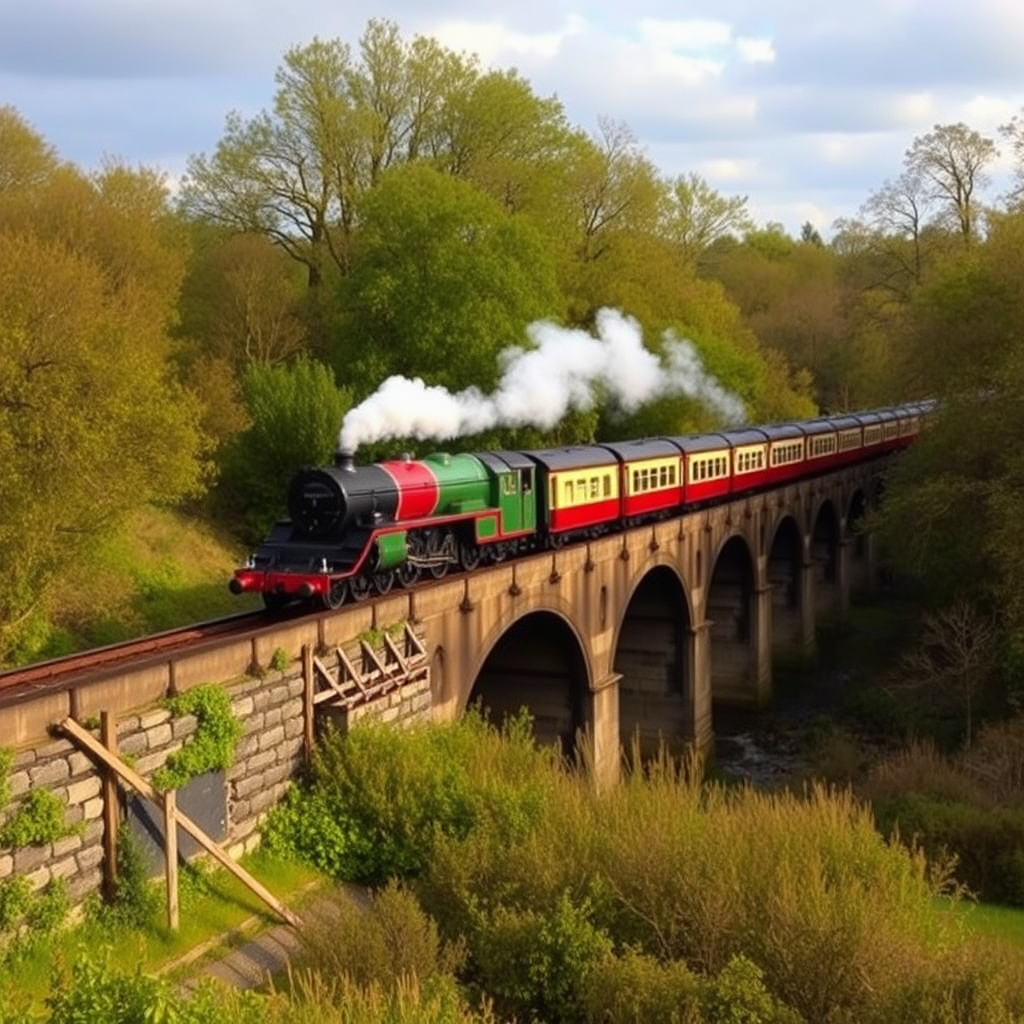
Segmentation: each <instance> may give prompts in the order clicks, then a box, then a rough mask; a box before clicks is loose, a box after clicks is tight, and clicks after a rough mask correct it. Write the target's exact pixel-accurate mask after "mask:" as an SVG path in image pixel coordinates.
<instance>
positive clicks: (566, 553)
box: [0, 460, 885, 900]
mask: <svg viewBox="0 0 1024 1024" xmlns="http://www.w3.org/2000/svg"><path fill="white" fill-rule="evenodd" d="M884 465H885V462H884V460H882V461H877V462H874V463H867V464H861V465H857V466H851V467H849V468H846V469H842V470H838V471H835V472H832V473H829V474H824V475H822V476H820V477H817V478H814V479H811V480H805V481H801V482H799V483H794V484H791V485H788V486H785V487H782V488H778V489H775V490H770V491H765V492H762V493H759V494H755V495H751V496H749V497H745V498H741V499H738V500H735V501H732V502H728V503H726V504H722V505H715V506H712V507H708V508H705V509H700V510H696V511H693V512H690V513H688V514H687V515H685V516H682V517H680V518H675V519H670V520H665V521H663V522H660V523H657V524H655V525H653V526H645V527H641V528H637V529H634V530H630V531H627V532H625V533H621V534H615V535H611V536H608V537H605V538H602V539H600V540H597V541H592V542H589V543H585V544H580V545H576V546H574V547H567V548H564V549H562V550H559V551H552V552H547V553H544V554H538V555H534V556H531V557H528V558H523V559H519V560H517V561H515V562H508V563H502V564H500V565H496V566H493V567H490V568H486V569H480V570H477V571H476V572H473V573H471V574H462V575H459V576H455V577H451V578H449V579H446V580H444V581H440V582H438V583H436V584H432V585H429V586H424V587H417V588H414V589H412V590H409V591H399V592H395V593H393V594H391V595H389V596H388V597H386V598H381V599H378V600H376V601H371V602H367V603H365V604H355V605H348V606H345V607H344V608H343V609H341V610H340V611H338V612H321V613H320V614H318V615H306V616H302V617H299V618H296V619H294V620H279V621H275V622H270V623H267V624H266V625H264V626H261V627H259V628H258V629H257V630H255V632H252V633H251V634H250V635H247V636H243V637H240V638H239V639H237V640H235V639H230V640H228V641H226V642H224V641H205V642H198V643H196V644H194V645H190V646H189V647H188V648H186V649H183V650H182V651H180V652H177V653H175V654H174V655H173V656H171V657H165V656H163V655H161V654H159V653H156V654H154V655H153V656H152V658H150V659H148V660H146V659H143V660H141V661H140V662H138V663H137V664H133V665H124V666H116V665H115V666H114V667H112V668H111V669H109V670H104V671H102V672H99V673H93V674H92V675H86V676H85V677H83V678H81V679H77V680H74V681H72V682H69V683H68V685H67V687H66V688H56V689H54V688H43V689H40V691H39V692H38V693H29V694H28V695H26V696H25V697H23V698H13V699H4V700H0V745H2V746H4V747H7V748H9V749H10V750H11V751H12V753H13V755H14V757H13V766H12V774H11V775H10V778H9V779H8V780H7V786H8V789H9V792H10V794H11V796H12V797H13V798H14V799H15V800H16V801H18V800H21V799H23V798H24V796H25V794H27V793H28V792H29V790H31V789H36V788H45V789H48V790H50V791H51V792H52V793H54V794H55V795H56V796H58V797H59V798H60V799H61V800H62V802H63V803H64V804H65V806H66V820H67V822H68V823H70V824H80V825H81V826H82V831H81V832H80V833H78V834H75V835H72V836H70V837H69V838H66V839H61V840H59V841H56V842H54V843H49V844H44V845H42V846H30V847H27V848H25V849H20V850H13V851H5V850H2V849H0V880H2V879H3V878H5V877H7V876H9V875H11V874H22V875H25V876H26V877H28V878H29V880H30V882H31V885H32V886H33V888H39V887H40V886H42V885H45V884H46V883H47V882H49V881H50V880H51V879H57V878H64V879H66V880H67V881H68V883H69V890H70V892H71V894H72V897H73V899H75V900H78V899H81V898H83V897H84V896H85V895H86V894H87V893H89V892H91V891H93V890H94V889H96V888H97V887H98V886H99V885H100V882H101V865H102V866H103V870H108V869H109V865H110V864H111V863H112V861H113V858H112V857H111V855H110V850H111V849H112V847H110V845H109V844H110V843H111V842H112V839H111V836H113V835H114V834H115V832H116V829H117V822H118V820H119V818H120V817H121V815H122V814H123V809H121V808H120V807H119V803H120V798H119V797H118V795H117V790H116V787H113V786H112V784H111V779H110V777H109V775H105V774H104V771H103V769H102V767H101V766H100V765H98V764H97V763H95V762H94V761H93V760H92V759H91V758H90V757H89V756H87V755H86V754H85V753H83V752H82V751H81V750H80V749H78V748H77V747H76V746H75V744H74V743H73V742H71V741H70V740H69V739H68V738H67V737H66V736H64V735H62V734H61V732H60V730H59V728H57V727H58V726H59V724H60V723H62V722H64V721H65V720H66V719H68V718H72V719H74V720H75V721H77V722H79V723H89V722H91V721H94V720H96V719H97V718H98V717H99V716H101V714H102V715H103V716H105V717H106V719H107V720H108V721H109V722H110V723H112V725H113V737H112V739H111V743H112V745H113V747H114V749H116V750H118V751H119V752H120V753H122V754H125V755H130V756H131V757H132V758H133V759H134V765H135V769H136V770H137V772H138V773H140V774H141V775H143V776H148V775H150V774H151V773H152V772H153V771H155V770H156V769H157V768H159V767H160V766H161V765H162V764H164V763H165V762H166V760H167V757H168V756H169V754H170V753H171V752H173V751H174V750H176V749H177V748H179V747H180V746H181V745H182V744H183V743H185V742H187V738H188V736H189V735H190V734H191V732H193V731H194V730H195V727H196V722H195V719H194V718H192V717H191V716H186V717H185V718H183V719H174V720H172V719H171V715H170V712H169V711H167V710H166V709H164V708H162V707H160V705H159V702H160V700H161V698H164V697H166V696H168V695H170V694H173V693H179V692H182V691H184V690H187V689H189V688H191V687H193V686H197V685H200V684H203V683H216V684H218V685H221V686H223V687H224V688H225V689H227V691H228V693H229V696H230V699H231V701H232V711H233V714H234V715H235V716H236V717H237V718H238V719H239V721H240V722H241V724H242V726H243V733H244V738H243V740H242V742H241V744H240V745H239V748H238V750H237V751H236V755H235V762H234V764H233V765H232V766H231V768H230V769H229V770H227V771H226V772H222V773H220V774H219V776H218V777H217V778H215V779H212V780H208V781H207V782H204V781H203V779H199V780H196V783H197V786H198V785H199V784H200V783H202V785H201V786H199V789H200V790H201V793H197V794H196V800H197V801H198V803H197V809H201V810H203V811H204V813H205V814H206V815H207V818H208V819H209V820H210V821H211V822H212V824H211V825H210V826H209V830H210V834H211V835H212V836H213V837H214V838H215V839H217V840H218V841H224V842H225V843H226V844H228V845H227V848H228V849H229V851H230V852H231V854H232V855H233V856H238V855H240V854H241V853H242V852H244V851H246V850H249V849H251V848H252V847H253V846H254V845H255V844H256V843H258V841H259V826H260V822H261V821H262V819H263V817H264V816H265V814H266V812H267V810H268V809H269V808H270V807H271V806H272V805H273V803H274V802H275V801H276V800H277V799H279V798H280V796H281V794H282V793H283V792H284V791H285V789H286V788H287V786H288V783H289V780H290V779H291V778H292V777H293V775H294V774H295V772H296V770H297V769H298V768H299V767H300V765H301V764H302V763H303V761H304V759H305V758H306V757H308V755H309V752H310V750H311V748H312V745H313V743H314V742H315V730H314V718H315V716H314V713H313V711H314V706H317V707H318V706H319V705H317V704H316V700H317V698H318V697H320V696H326V697H331V696H332V693H331V692H329V690H330V686H327V687H326V689H324V690H323V691H322V692H321V693H320V694H317V695H314V689H315V685H316V684H315V682H314V677H315V676H317V673H322V672H324V671H328V672H329V671H330V670H329V667H328V668H317V669H316V671H314V665H315V664H317V663H319V664H320V665H327V663H329V662H330V661H331V658H332V655H331V654H330V652H331V651H336V652H338V653H337V659H336V660H337V662H338V664H339V665H341V664H342V663H343V662H344V658H345V655H344V654H343V653H342V652H343V650H344V649H345V648H346V647H348V648H349V649H350V650H352V649H353V647H354V648H356V649H362V648H365V647H366V646H367V645H366V643H365V642H364V641H362V640H361V639H360V638H361V637H365V636H367V635H370V633H371V632H372V631H373V630H380V631H384V630H387V629H388V627H390V626H393V625H397V624H400V623H401V624H403V632H404V633H405V634H407V635H410V636H413V638H414V639H415V641H416V645H417V656H416V657H417V659H418V660H417V664H418V665H419V666H420V667H419V668H417V669H416V671H415V673H411V674H408V675H407V676H401V677H400V678H398V679H397V680H396V681H395V682H394V683H393V685H392V686H391V688H390V689H380V690H379V693H378V696H373V695H370V694H367V693H364V694H363V697H364V698H365V699H362V700H357V701H356V702H355V703H353V704H351V705H349V704H346V703H345V702H342V705H341V713H342V715H343V716H345V717H344V722H345V724H351V723H352V722H354V721H355V720H357V719H358V718H363V717H374V718H378V719H382V720H384V721H393V722H395V723H396V724H403V723H411V722H416V721H423V720H426V719H430V718H432V719H433V720H435V721H439V720H440V721H444V720H450V719H453V718H456V717H457V716H459V715H460V714H462V712H463V711H464V710H465V709H466V708H467V707H468V706H469V705H470V704H472V703H473V702H475V701H480V702H481V703H482V704H483V705H484V706H485V707H487V708H488V709H489V710H490V712H491V715H492V717H493V718H497V719H500V718H502V717H503V716H505V715H507V714H511V713H515V712H516V711H518V710H519V709H520V708H521V707H524V706H525V707H526V708H527V709H528V710H529V711H530V712H531V714H532V716H533V720H534V723H535V731H536V733H537V735H538V738H539V739H541V740H543V741H547V742H552V743H560V744H562V746H563V748H564V749H566V750H567V751H569V750H572V749H574V747H575V744H576V742H577V740H578V738H579V737H580V736H582V737H583V740H584V743H585V745H586V746H587V747H588V748H589V749H588V755H589V758H590V763H591V766H592V770H593V772H594V774H595V775H596V777H597V782H598V784H599V785H604V784H610V783H612V782H613V781H614V780H615V779H616V778H617V776H618V772H619V766H620V762H621V756H620V753H621V750H622V747H623V745H624V744H629V743H630V742H631V741H632V739H633V737H638V738H639V742H640V743H641V745H642V746H644V747H647V748H650V747H651V746H653V745H654V744H656V743H659V742H662V741H664V742H666V743H667V744H668V745H669V746H670V747H671V748H673V749H675V750H676V751H679V750H683V749H687V748H691V749H695V750H697V751H699V752H707V751H708V750H709V747H710V745H711V742H712V739H713V728H714V721H713V713H714V710H715V708H716V707H722V706H726V705H730V704H731V705H742V706H747V707H759V706H761V705H763V704H764V703H765V702H766V701H767V700H768V698H769V697H770V695H771V688H772V663H773V660H776V661H777V659H779V658H780V657H781V658H785V659H788V660H801V659H806V658H808V657H810V656H811V655H812V654H813V652H814V638H815V626H816V623H817V622H818V621H819V620H820V619H821V618H822V617H824V616H829V615H834V614H838V613H840V612H841V611H842V610H843V609H844V608H845V606H846V603H847V602H848V600H849V598H850V595H851V592H853V591H855V590H858V589H859V590H866V589H868V588H869V587H870V585H871V582H872V580H873V578H874V575H875V573H874V567H873V557H872V544H871V538H870V536H869V535H866V534H863V533H861V532H860V531H859V530H858V529H857V523H858V521H859V520H860V519H861V517H862V516H863V515H864V514H865V512H866V511H867V509H868V508H869V507H871V505H872V504H873V503H874V501H875V499H876V497H877V493H878V488H879V480H880V475H881V470H882V468H883V467H884ZM407 627H411V629H409V628H407ZM314 651H315V652H319V653H318V654H315V655H314V653H313V652H314ZM282 655H284V656H285V657H284V658H283V659H282V657H281V656H282ZM353 657H357V655H355V654H353ZM410 664H411V663H410ZM271 665H274V666H276V667H275V668H273V669H268V667H267V666H271ZM403 671H404V669H403ZM318 678H319V677H318ZM339 679H340V676H339ZM321 684H322V685H326V684H323V683H322V680H321ZM331 685H335V686H336V685H337V680H336V681H335V682H334V683H332V684H331ZM329 710H330V708H329V706H327V705H325V706H324V708H323V711H324V713H326V712H328V711H329ZM203 794H205V795H203ZM181 798H182V801H183V805H182V806H185V803H184V801H186V800H187V799H188V798H189V794H188V792H187V791H184V790H183V791H182V794H181ZM199 805H201V807H200V806H199ZM190 813H191V812H190ZM105 849H106V851H107V852H106V853H105V852H104V851H105Z"/></svg>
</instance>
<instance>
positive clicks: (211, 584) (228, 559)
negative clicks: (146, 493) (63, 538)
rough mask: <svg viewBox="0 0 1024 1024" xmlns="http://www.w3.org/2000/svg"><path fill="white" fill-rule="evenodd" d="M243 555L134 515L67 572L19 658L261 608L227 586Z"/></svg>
mask: <svg viewBox="0 0 1024 1024" xmlns="http://www.w3.org/2000/svg"><path fill="white" fill-rule="evenodd" d="M243 556H244V552H241V551H239V550H236V549H235V547H234V546H233V545H232V544H231V543H230V542H227V541H225V540H223V539H221V538H220V537H219V536H217V535H216V534H215V533H214V532H213V531H212V530H211V529H210V527H209V526H208V525H206V524H204V523H202V522H200V521H198V520H196V519H193V518H191V517H189V516H187V515H185V514H183V513H180V512H176V511H173V510H168V509H160V508H155V507H150V508H145V509H142V510H140V511H138V512H136V513H135V514H134V515H132V517H131V518H130V519H129V520H128V521H127V522H126V523H125V524H124V526H123V528H122V529H121V530H120V532H119V533H118V534H117V535H116V536H115V537H112V538H110V539H107V540H105V541H103V542H102V543H100V545H99V546H98V548H97V550H96V552H95V556H94V558H93V559H92V560H91V561H90V562H89V563H88V564H83V565H81V566H78V567H72V568H71V569H70V570H69V573H68V576H67V578H66V580H65V583H64V586H63V588H62V589H61V593H60V606H59V607H57V608H54V609H53V612H52V614H51V616H50V617H49V618H48V619H47V618H41V619H40V621H39V623H38V628H36V629H35V630H34V631H33V637H32V642H31V643H30V645H29V647H27V648H26V650H25V651H24V652H22V657H21V660H23V661H31V660H35V659H39V658H44V657H54V656H57V655H61V654H68V653H71V652H73V651H76V650H82V649H85V648H89V647H97V646H101V645H103V644H109V643H117V642H118V641H121V640H125V639H128V638H131V637H134V636H141V635H143V634H146V633H154V632H159V631H161V630H166V629H174V628H176V627H178V626H182V625H187V624H189V623H192V622H200V621H203V620H206V619H212V618H218V617H220V616H223V615H230V614H232V613H234V612H240V611H246V610H251V609H253V608H256V607H258V606H259V603H258V601H257V600H255V599H254V598H252V597H251V596H243V597H235V596H234V595H232V594H230V593H229V592H228V589H227V580H228V579H229V578H230V576H231V573H232V572H233V571H234V569H235V568H237V567H238V565H239V564H240V563H239V559H240V558H242V557H243Z"/></svg>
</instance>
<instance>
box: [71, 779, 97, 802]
mask: <svg viewBox="0 0 1024 1024" xmlns="http://www.w3.org/2000/svg"><path fill="white" fill-rule="evenodd" d="M102 788H103V782H102V781H101V779H100V777H99V776H98V775H92V776H90V777H88V778H85V779H82V780H81V782H72V783H71V785H70V786H68V796H67V801H68V803H69V804H84V803H85V802H86V801H87V800H90V799H91V798H92V797H94V796H96V795H98V794H99V791H100V790H101V789H102Z"/></svg>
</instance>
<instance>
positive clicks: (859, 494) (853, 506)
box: [846, 487, 874, 594]
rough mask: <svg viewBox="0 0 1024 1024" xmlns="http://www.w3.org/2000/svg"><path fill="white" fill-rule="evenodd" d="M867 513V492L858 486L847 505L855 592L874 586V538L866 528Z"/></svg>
mask: <svg viewBox="0 0 1024 1024" xmlns="http://www.w3.org/2000/svg"><path fill="white" fill-rule="evenodd" d="M867 514H868V497H867V494H866V493H865V491H864V489H863V488H862V487H856V488H855V489H854V491H853V493H852V494H851V495H850V500H849V501H848V502H847V505H846V540H847V541H848V544H847V557H848V559H849V573H850V592H851V593H855V594H867V593H870V591H871V590H872V589H873V586H874V579H873V576H874V566H873V562H874V559H873V557H872V555H873V551H872V538H871V536H870V535H869V534H868V533H867V531H866V530H865V529H864V525H865V522H866V519H867Z"/></svg>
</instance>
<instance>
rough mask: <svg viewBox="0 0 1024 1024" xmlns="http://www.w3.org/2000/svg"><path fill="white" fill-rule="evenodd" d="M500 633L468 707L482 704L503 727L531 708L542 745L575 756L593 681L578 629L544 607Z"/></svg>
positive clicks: (484, 661) (476, 675)
mask: <svg viewBox="0 0 1024 1024" xmlns="http://www.w3.org/2000/svg"><path fill="white" fill-rule="evenodd" d="M495 632H496V635H495V636H494V637H493V639H492V640H491V642H490V643H489V644H488V645H486V647H485V648H484V653H483V654H482V655H481V657H480V660H479V664H478V667H477V670H476V672H475V673H474V675H473V685H472V687H471V688H470V689H469V692H468V696H467V702H466V703H467V705H472V704H476V703H479V704H480V705H481V706H482V707H483V709H484V711H485V713H486V714H487V715H488V717H489V718H490V719H491V721H493V722H495V723H497V724H500V723H501V722H503V721H504V720H505V719H506V718H507V717H508V716H510V715H513V714H516V713H517V712H519V711H520V709H522V708H526V710H527V711H528V712H529V713H530V714H531V716H532V718H533V729H534V735H535V736H536V738H537V740H538V742H541V743H551V744H556V745H558V746H559V747H560V748H561V750H562V751H563V753H565V754H566V755H570V754H572V752H573V751H574V750H575V747H576V736H577V732H578V731H579V730H580V729H582V728H583V727H584V724H585V721H586V715H587V697H588V693H589V690H590V683H591V679H590V667H589V665H588V662H587V656H586V648H585V647H584V645H583V643H582V642H581V640H580V637H579V634H578V632H577V630H576V628H575V627H574V626H573V624H572V623H571V622H570V621H569V619H568V618H567V617H566V616H565V615H562V614H560V613H559V612H556V611H553V610H550V609H543V608H541V609H532V610H530V611H527V612H525V613H524V614H522V615H520V616H518V617H516V618H514V619H512V621H511V622H509V623H507V624H506V625H505V628H504V629H502V630H501V631H500V632H499V631H495Z"/></svg>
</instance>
